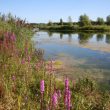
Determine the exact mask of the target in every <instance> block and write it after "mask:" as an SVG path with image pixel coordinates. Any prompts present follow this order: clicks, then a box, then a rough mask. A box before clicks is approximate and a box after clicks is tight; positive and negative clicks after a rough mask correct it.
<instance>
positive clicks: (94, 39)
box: [33, 32, 110, 82]
mask: <svg viewBox="0 0 110 110" xmlns="http://www.w3.org/2000/svg"><path fill="white" fill-rule="evenodd" d="M33 41H34V42H35V48H41V49H44V51H45V54H44V57H45V59H47V60H48V59H55V60H61V61H62V62H63V63H64V67H63V69H62V71H60V72H58V74H57V75H58V76H59V77H61V76H63V75H68V76H69V77H71V78H78V77H81V76H85V75H88V76H92V77H94V78H96V79H98V80H100V81H107V82H110V34H109V33H106V34H102V33H98V34H96V33H52V32H37V33H36V34H35V35H34V37H33Z"/></svg>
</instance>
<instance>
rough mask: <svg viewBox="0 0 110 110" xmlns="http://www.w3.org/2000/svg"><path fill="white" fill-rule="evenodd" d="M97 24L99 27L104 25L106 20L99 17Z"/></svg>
mask: <svg viewBox="0 0 110 110" xmlns="http://www.w3.org/2000/svg"><path fill="white" fill-rule="evenodd" d="M97 24H98V25H104V19H103V18H100V17H98V18H97Z"/></svg>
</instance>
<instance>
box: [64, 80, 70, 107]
mask: <svg viewBox="0 0 110 110" xmlns="http://www.w3.org/2000/svg"><path fill="white" fill-rule="evenodd" d="M68 90H69V80H68V78H66V79H65V96H64V99H65V100H64V101H65V102H64V103H65V106H66V107H67V105H68Z"/></svg>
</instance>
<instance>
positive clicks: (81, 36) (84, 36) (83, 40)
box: [47, 31, 110, 44]
mask: <svg viewBox="0 0 110 110" xmlns="http://www.w3.org/2000/svg"><path fill="white" fill-rule="evenodd" d="M47 34H48V36H49V37H54V34H55V33H54V32H50V31H48V32H47ZM57 34H58V35H59V37H60V39H61V40H63V38H65V35H67V36H68V42H70V43H71V42H72V40H73V37H75V36H74V35H75V34H76V33H63V32H61V33H59V32H57ZM77 35H78V37H77V40H78V42H79V44H87V43H88V41H89V40H90V39H91V40H93V39H94V38H93V37H94V36H95V35H96V41H95V42H100V41H103V42H104V43H107V44H110V33H107V34H103V33H88V32H86V33H84V32H80V33H77ZM104 36H105V39H104Z"/></svg>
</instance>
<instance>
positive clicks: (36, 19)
mask: <svg viewBox="0 0 110 110" xmlns="http://www.w3.org/2000/svg"><path fill="white" fill-rule="evenodd" d="M0 12H1V13H5V14H7V13H9V12H10V13H12V14H13V15H16V16H18V17H20V18H22V19H25V18H26V20H27V21H28V22H31V23H44V22H45V23H47V22H48V21H49V20H51V21H53V22H54V21H55V22H57V21H59V19H60V18H62V19H63V20H64V21H67V20H68V16H71V17H72V20H73V21H78V19H79V16H80V15H82V14H87V15H88V16H89V17H90V19H92V20H96V19H97V17H103V18H104V19H106V16H108V15H110V0H0Z"/></svg>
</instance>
